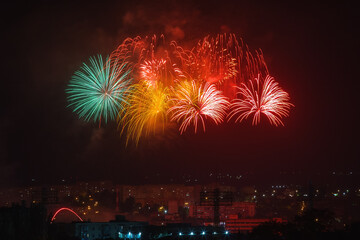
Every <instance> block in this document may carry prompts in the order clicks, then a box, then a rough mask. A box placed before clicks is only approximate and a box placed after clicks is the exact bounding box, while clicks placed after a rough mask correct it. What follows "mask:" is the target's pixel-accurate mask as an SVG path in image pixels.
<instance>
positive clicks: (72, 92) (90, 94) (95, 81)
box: [66, 55, 132, 123]
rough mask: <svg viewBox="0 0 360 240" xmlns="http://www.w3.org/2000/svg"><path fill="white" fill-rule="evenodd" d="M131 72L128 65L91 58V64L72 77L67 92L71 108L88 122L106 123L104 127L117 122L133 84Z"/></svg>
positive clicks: (85, 65) (84, 66) (84, 65)
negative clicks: (109, 122)
mask: <svg viewBox="0 0 360 240" xmlns="http://www.w3.org/2000/svg"><path fill="white" fill-rule="evenodd" d="M130 72H131V70H130V69H129V68H128V66H127V63H126V62H124V61H123V62H119V61H118V60H117V61H115V62H114V64H113V65H112V67H111V66H110V62H109V61H108V59H107V60H106V62H105V64H104V63H103V58H102V57H101V55H99V56H98V57H97V58H96V57H94V58H90V64H89V65H87V64H85V63H84V64H83V66H82V67H81V69H80V70H79V71H77V72H75V74H74V75H73V77H72V78H71V80H70V83H69V85H68V88H67V90H66V92H67V94H68V95H69V96H68V101H69V106H70V107H73V108H74V110H73V111H74V112H77V113H78V114H79V116H80V117H81V118H84V119H85V120H86V121H89V120H90V119H93V120H94V121H99V122H101V120H102V119H103V120H104V121H105V123H107V122H108V121H109V120H113V119H115V117H116V116H117V114H118V112H119V110H121V109H123V107H124V101H125V100H124V99H125V97H126V95H127V94H128V90H129V86H130V84H131V80H132V79H131V77H130Z"/></svg>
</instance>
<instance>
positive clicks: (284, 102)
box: [229, 75, 294, 126]
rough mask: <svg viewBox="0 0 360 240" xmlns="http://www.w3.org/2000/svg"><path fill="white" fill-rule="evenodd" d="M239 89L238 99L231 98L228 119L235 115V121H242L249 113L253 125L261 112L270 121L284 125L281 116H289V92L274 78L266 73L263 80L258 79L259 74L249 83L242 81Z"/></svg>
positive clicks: (258, 121)
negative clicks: (251, 116)
mask: <svg viewBox="0 0 360 240" xmlns="http://www.w3.org/2000/svg"><path fill="white" fill-rule="evenodd" d="M237 89H238V90H239V92H238V95H239V96H240V98H239V99H235V100H233V102H232V104H231V112H230V114H229V120H230V119H231V118H232V117H234V116H235V115H239V116H238V117H237V118H236V120H235V121H236V122H237V121H240V122H241V121H243V120H244V119H247V118H248V117H249V116H250V115H254V116H253V121H252V124H253V125H257V124H258V123H260V115H261V113H263V114H265V115H266V117H267V118H268V119H269V121H270V123H271V124H273V125H275V126H278V125H284V124H283V122H282V121H281V118H282V117H287V116H289V110H290V107H291V106H294V105H293V104H291V103H290V102H289V101H290V97H289V94H288V93H287V92H285V91H284V90H282V89H281V88H280V87H279V85H278V83H277V82H275V80H274V78H273V77H271V76H269V75H267V76H266V78H265V80H264V81H262V80H261V79H260V75H258V77H257V78H255V81H252V80H250V81H249V84H248V85H247V84H245V83H242V84H241V86H240V87H237Z"/></svg>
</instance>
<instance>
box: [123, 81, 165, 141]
mask: <svg viewBox="0 0 360 240" xmlns="http://www.w3.org/2000/svg"><path fill="white" fill-rule="evenodd" d="M167 109H168V89H167V88H164V87H162V86H161V84H157V85H155V86H149V85H148V84H147V83H145V82H140V83H138V84H134V85H133V86H132V93H131V95H129V97H128V99H127V107H126V108H125V109H123V110H122V111H120V112H119V116H118V127H119V129H121V134H123V133H125V130H126V144H128V142H129V140H130V139H131V140H133V141H134V142H135V143H136V144H138V142H139V140H140V137H141V136H142V135H144V136H148V135H149V134H150V133H152V132H153V133H155V132H157V130H158V129H159V128H161V129H162V130H163V129H164V128H165V124H166V120H167V118H166V111H167Z"/></svg>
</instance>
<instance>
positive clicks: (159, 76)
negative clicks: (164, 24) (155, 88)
mask: <svg viewBox="0 0 360 240" xmlns="http://www.w3.org/2000/svg"><path fill="white" fill-rule="evenodd" d="M118 58H120V59H124V58H126V59H129V61H131V62H132V64H133V66H134V71H133V73H134V75H135V76H136V77H135V78H136V79H139V81H140V80H141V81H143V80H145V81H148V82H149V83H152V82H154V81H158V82H161V83H162V84H163V85H165V86H171V85H173V84H174V83H175V82H176V81H177V80H179V79H181V78H184V77H185V75H184V74H183V72H182V70H181V68H179V67H178V66H177V65H176V63H174V62H173V58H174V57H173V54H172V46H171V44H169V43H167V42H166V41H165V37H164V36H163V35H161V36H160V37H159V38H157V36H156V35H154V36H152V37H148V36H147V37H145V38H143V39H142V38H141V37H136V38H134V39H131V38H128V39H126V40H125V41H124V42H123V43H122V44H120V46H119V47H118V48H117V49H116V50H115V51H113V52H112V54H111V55H110V59H111V62H114V60H116V59H118Z"/></svg>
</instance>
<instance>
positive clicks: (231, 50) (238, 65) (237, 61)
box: [173, 34, 268, 98]
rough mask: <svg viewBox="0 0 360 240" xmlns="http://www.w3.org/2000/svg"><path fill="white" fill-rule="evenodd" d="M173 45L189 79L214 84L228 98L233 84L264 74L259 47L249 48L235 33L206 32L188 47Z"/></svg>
mask: <svg viewBox="0 0 360 240" xmlns="http://www.w3.org/2000/svg"><path fill="white" fill-rule="evenodd" d="M173 45H174V47H175V49H176V56H177V58H178V59H180V62H181V66H182V67H183V69H184V70H183V71H184V72H185V73H188V74H189V75H190V76H191V77H192V78H193V79H203V80H204V81H205V82H208V83H214V84H216V87H217V88H218V89H220V90H222V91H223V92H224V94H226V95H227V96H228V97H230V98H233V97H234V95H235V93H234V92H233V90H234V86H236V85H239V84H241V83H243V82H245V81H247V80H248V79H253V78H255V77H256V76H257V75H258V74H259V73H260V74H262V75H264V76H265V75H267V74H268V68H267V65H266V63H265V60H264V57H263V54H262V52H261V50H259V51H255V52H254V53H253V52H251V51H250V50H249V48H248V46H247V45H246V44H244V43H243V41H242V40H241V39H240V40H238V39H237V38H236V36H235V34H219V35H217V36H216V37H210V36H207V37H205V38H203V39H202V40H200V41H199V42H198V44H197V45H196V47H195V48H193V49H192V50H191V51H189V50H184V49H183V48H181V47H180V46H177V44H176V43H173Z"/></svg>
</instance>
